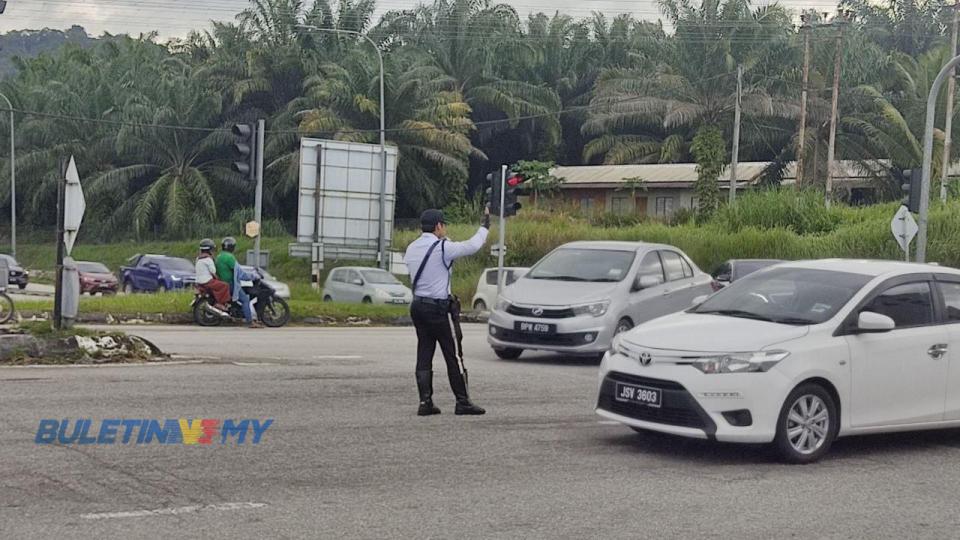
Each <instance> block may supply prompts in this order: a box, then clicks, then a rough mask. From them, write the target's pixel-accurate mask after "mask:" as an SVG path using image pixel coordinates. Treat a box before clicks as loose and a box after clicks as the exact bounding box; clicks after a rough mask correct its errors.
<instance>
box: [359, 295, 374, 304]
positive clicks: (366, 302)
mask: <svg viewBox="0 0 960 540" xmlns="http://www.w3.org/2000/svg"><path fill="white" fill-rule="evenodd" d="M360 303H362V304H372V303H373V300H372V299H371V298H370V297H369V296H364V297H363V300H361V301H360Z"/></svg>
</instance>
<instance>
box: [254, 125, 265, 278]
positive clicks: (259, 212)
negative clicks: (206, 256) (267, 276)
mask: <svg viewBox="0 0 960 540" xmlns="http://www.w3.org/2000/svg"><path fill="white" fill-rule="evenodd" d="M265 131H266V121H265V120H263V119H262V118H261V119H260V120H258V121H257V191H256V195H254V201H253V214H254V216H253V219H254V221H256V222H257V225H259V226H260V230H259V231H257V237H256V238H254V240H253V257H254V260H255V261H256V262H255V264H254V267H255V268H256V269H257V270H259V269H260V237H261V236H263V223H262V222H261V220H262V218H263V138H264V134H265V133H264V132H265Z"/></svg>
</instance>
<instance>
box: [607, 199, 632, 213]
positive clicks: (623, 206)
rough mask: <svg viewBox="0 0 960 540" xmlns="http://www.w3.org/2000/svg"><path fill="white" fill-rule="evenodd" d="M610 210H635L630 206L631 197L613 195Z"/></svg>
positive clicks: (619, 211)
mask: <svg viewBox="0 0 960 540" xmlns="http://www.w3.org/2000/svg"><path fill="white" fill-rule="evenodd" d="M610 211H611V212H613V213H614V214H629V213H631V212H633V208H632V207H631V206H630V197H613V198H612V199H610Z"/></svg>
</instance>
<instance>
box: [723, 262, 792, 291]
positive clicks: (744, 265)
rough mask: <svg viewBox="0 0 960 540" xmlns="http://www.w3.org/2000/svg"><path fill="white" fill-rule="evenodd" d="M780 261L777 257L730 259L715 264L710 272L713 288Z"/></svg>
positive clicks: (725, 284) (724, 285)
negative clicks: (714, 267)
mask: <svg viewBox="0 0 960 540" xmlns="http://www.w3.org/2000/svg"><path fill="white" fill-rule="evenodd" d="M782 262H783V261H781V260H779V259H730V260H729V261H725V262H723V263H722V264H720V266H717V268H716V269H715V270H714V271H713V272H711V273H710V274H711V275H713V279H714V281H715V284H714V288H715V289H717V290H719V289H722V288H724V287H726V286H727V285H729V284H731V283H733V282H734V281H736V280H738V279H740V278H742V277H743V276H746V275H747V274H752V273H753V272H756V271H757V270H760V269H762V268H766V267H768V266H773V265H775V264H777V263H782Z"/></svg>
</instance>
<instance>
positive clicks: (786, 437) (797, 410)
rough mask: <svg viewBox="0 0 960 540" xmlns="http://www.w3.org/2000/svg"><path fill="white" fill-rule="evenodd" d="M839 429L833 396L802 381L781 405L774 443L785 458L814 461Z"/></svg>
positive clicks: (821, 454)
mask: <svg viewBox="0 0 960 540" xmlns="http://www.w3.org/2000/svg"><path fill="white" fill-rule="evenodd" d="M804 411H806V412H804ZM824 413H825V416H824ZM798 429H799V431H797V430H798ZM839 431H840V415H839V414H837V404H836V402H835V401H834V399H833V396H832V395H831V394H830V392H828V391H827V389H826V388H824V387H823V386H821V385H819V384H816V383H805V384H801V385H800V386H798V387H796V388H794V389H793V391H792V392H790V395H788V396H787V399H786V400H785V401H784V402H783V407H781V408H780V416H779V417H778V418H777V434H776V436H775V438H774V446H775V447H776V448H777V451H778V453H779V454H780V457H782V458H783V459H784V461H787V462H789V463H797V464H806V463H813V462H814V461H817V460H819V459H820V458H822V457H823V456H824V455H825V454H826V453H827V452H828V451H829V450H830V446H831V445H832V444H833V441H834V439H836V437H837V433H838V432H839Z"/></svg>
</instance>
